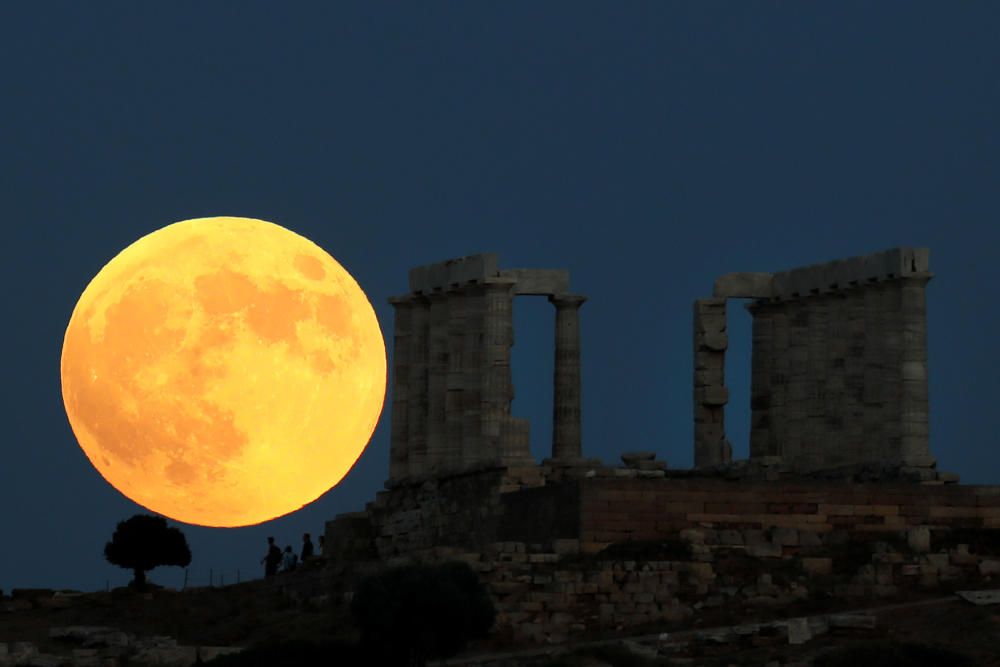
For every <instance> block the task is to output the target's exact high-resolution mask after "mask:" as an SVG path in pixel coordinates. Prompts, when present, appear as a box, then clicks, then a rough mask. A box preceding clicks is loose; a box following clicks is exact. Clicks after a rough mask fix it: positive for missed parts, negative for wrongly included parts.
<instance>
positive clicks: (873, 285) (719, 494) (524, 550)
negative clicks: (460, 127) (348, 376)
mask: <svg viewBox="0 0 1000 667" xmlns="http://www.w3.org/2000/svg"><path fill="white" fill-rule="evenodd" d="M927 258H928V253H927V251H926V250H923V249H911V248H896V249H893V250H888V251H886V252H881V253H877V254H874V255H870V256H867V257H860V258H852V259H847V260H841V261H837V262H830V263H827V264H821V265H818V266H810V267H804V268H801V269H795V270H792V271H785V272H780V273H773V274H770V273H736V274H728V275H725V276H722V277H721V278H719V279H718V280H717V281H716V282H715V289H714V294H713V296H712V297H711V298H706V299H699V300H698V301H696V302H695V306H694V315H695V317H694V344H695V349H694V356H695V363H694V366H695V369H694V370H695V373H694V385H695V386H694V398H695V425H696V428H695V437H696V440H695V442H696V457H695V460H696V466H695V468H694V469H687V470H680V469H669V468H668V467H667V466H666V464H665V463H664V462H662V461H655V460H654V459H655V453H654V452H650V451H646V452H629V453H624V454H623V455H622V462H623V463H624V464H625V465H624V466H615V465H607V464H604V463H602V462H601V461H595V460H590V459H584V458H581V450H580V446H581V442H580V338H579V321H578V317H579V306H580V304H581V303H583V300H584V299H583V297H581V296H577V295H573V294H571V292H570V289H569V276H568V274H567V273H566V272H565V271H548V270H537V269H513V270H501V269H499V268H498V267H497V261H496V257H495V256H494V255H475V256H471V257H463V258H460V259H457V260H452V261H448V262H442V263H439V264H433V265H430V266H425V267H419V268H417V269H414V270H413V271H411V272H410V284H409V288H410V289H409V292H408V293H407V294H405V295H403V296H400V297H395V298H393V299H392V300H391V301H392V303H393V305H394V306H395V307H396V323H395V332H394V349H395V354H394V359H393V362H394V363H393V399H392V448H391V463H390V466H391V467H390V479H389V480H388V481H387V482H386V485H385V487H386V488H385V489H384V490H381V491H379V492H378V493H377V494H376V495H375V498H374V499H373V500H372V501H371V502H369V503H367V504H366V506H365V508H364V510H363V511H362V512H351V513H347V514H342V515H340V516H338V517H337V518H336V519H334V520H333V521H330V522H328V523H327V526H326V540H325V543H326V547H325V549H326V551H325V553H326V554H328V555H329V556H331V558H330V561H329V562H330V565H329V567H327V568H326V569H324V571H323V572H324V574H323V577H325V581H327V582H328V583H329V584H330V585H331V586H340V587H341V588H339V589H336V590H337V591H338V594H340V593H344V594H346V592H347V591H348V590H351V589H350V587H351V586H352V585H353V583H352V582H354V581H356V580H357V579H358V578H359V577H360V576H362V575H363V574H364V573H365V572H368V571H371V569H372V568H374V567H380V566H384V565H387V564H395V563H400V562H407V561H412V560H416V561H431V562H435V561H440V560H462V561H465V562H467V563H469V564H470V565H471V566H472V567H473V568H474V569H475V570H476V571H477V572H478V573H479V574H480V576H481V577H482V579H483V581H484V582H486V583H487V585H488V587H489V590H490V594H491V596H492V597H493V599H494V600H495V602H496V604H497V609H498V611H499V612H500V613H499V614H498V617H497V618H498V621H497V628H496V631H495V632H496V636H507V637H509V638H511V639H512V641H515V642H533V643H543V644H545V645H552V644H557V643H559V642H565V641H566V640H567V639H570V638H573V637H586V636H588V635H589V634H590V633H594V632H611V631H615V632H617V631H619V630H620V629H622V628H640V627H649V624H655V623H670V624H677V623H693V624H697V623H700V622H703V621H704V619H705V616H703V613H704V610H705V609H707V608H708V607H709V602H710V603H711V605H712V606H713V607H714V608H718V609H720V610H725V611H726V613H728V614H733V615H737V616H740V617H743V616H745V615H746V614H747V613H748V611H749V612H751V613H755V610H768V613H773V611H774V610H776V609H782V608H784V609H789V610H791V609H796V608H797V609H801V607H797V606H796V605H798V604H799V603H800V602H801V601H803V600H815V601H817V602H820V601H821V602H822V603H823V604H826V602H827V601H828V600H829V599H830V597H831V596H833V597H834V598H836V599H838V600H840V601H841V602H843V604H845V605H856V604H857V601H858V600H861V599H886V598H890V597H892V596H896V595H900V594H909V593H910V592H914V591H925V592H926V591H930V590H935V589H937V588H938V587H939V586H941V585H944V586H946V587H954V586H956V585H958V584H959V583H960V582H961V585H963V586H980V585H985V584H986V583H988V582H992V585H995V579H994V577H996V576H1000V548H998V547H996V544H1000V542H996V541H995V540H993V539H992V538H991V539H990V540H988V541H982V543H981V544H975V543H974V542H978V541H979V540H978V539H977V538H975V536H974V535H973V536H972V537H970V532H969V531H997V530H1000V487H997V486H972V485H962V484H958V478H957V476H956V475H949V474H947V473H942V472H940V471H937V470H935V466H934V460H933V458H932V457H931V456H930V453H929V448H928V436H927V433H928V432H927V423H928V422H927V419H928V417H927V413H928V410H927V407H928V401H927V340H926V322H925V320H926V312H925V303H924V289H925V286H926V284H927V281H928V280H929V279H930V277H931V274H930V273H929V272H928V266H927ZM522 294H541V295H546V296H548V297H549V299H550V301H552V303H553V304H554V305H555V307H556V313H555V315H556V340H555V356H556V364H555V392H554V393H555V396H554V406H553V410H554V413H555V419H554V425H553V426H554V433H553V451H552V457H551V458H549V459H547V460H544V461H541V462H535V461H534V460H533V459H532V457H531V456H530V453H529V448H528V440H527V424H526V422H525V421H523V420H520V419H517V418H515V417H513V416H512V415H511V411H510V406H511V398H512V397H513V389H512V386H511V371H510V351H511V345H512V344H513V335H514V334H513V329H512V326H511V304H512V299H513V298H514V297H515V296H518V295H522ZM729 298H744V299H750V300H751V301H750V303H749V304H748V308H749V310H750V312H751V314H752V316H753V352H752V359H751V367H752V368H751V371H752V373H751V374H752V380H751V401H752V405H751V407H752V418H753V423H752V430H751V443H750V460H749V461H742V462H730V461H728V459H729V458H730V454H729V451H728V444H727V442H726V438H725V432H724V429H723V426H722V425H723V409H724V406H725V404H726V402H727V398H728V396H727V393H728V392H727V390H726V387H725V382H724V372H723V371H724V362H725V356H724V355H725V350H726V348H727V347H728V340H727V337H726V336H727V333H726V311H725V308H726V299H729ZM664 315H665V316H666V315H667V314H666V313H665V314H664ZM870 464H874V467H876V468H878V470H876V471H875V472H876V474H874V475H872V474H870V473H871V472H872V470H871V468H872V466H871V465H870ZM852 467H853V468H852ZM887 469H890V470H887ZM892 469H894V470H892ZM891 473H898V474H891ZM970 540H971V541H970ZM303 585H304V586H305V585H306V584H303ZM344 599H347V598H346V597H344ZM671 627H673V625H672V626H671Z"/></svg>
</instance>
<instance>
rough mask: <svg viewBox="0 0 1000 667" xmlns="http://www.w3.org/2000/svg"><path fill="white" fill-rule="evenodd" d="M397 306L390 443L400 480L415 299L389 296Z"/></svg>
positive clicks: (392, 473)
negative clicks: (411, 327)
mask: <svg viewBox="0 0 1000 667" xmlns="http://www.w3.org/2000/svg"><path fill="white" fill-rule="evenodd" d="M389 303H390V304H392V307H393V308H394V309H395V311H396V312H395V315H394V318H393V344H392V414H391V417H392V431H391V436H390V444H389V479H391V480H397V479H400V478H401V477H405V476H406V475H407V473H408V465H407V464H408V461H407V460H408V458H409V449H408V445H409V419H410V415H409V407H408V401H409V386H408V385H409V376H410V369H409V363H410V326H411V324H410V323H411V319H412V318H411V315H412V310H413V299H412V298H411V297H409V296H402V297H390V298H389Z"/></svg>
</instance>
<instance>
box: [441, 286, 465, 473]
mask: <svg viewBox="0 0 1000 667" xmlns="http://www.w3.org/2000/svg"><path fill="white" fill-rule="evenodd" d="M465 329H466V299H465V295H464V294H463V293H462V291H461V290H451V291H449V292H448V350H447V371H446V373H447V375H446V377H445V391H446V393H445V402H444V422H445V449H444V456H443V462H444V465H445V467H446V468H450V469H456V468H460V467H461V466H462V463H463V452H462V446H463V437H462V435H463V434H462V426H463V421H464V418H465V407H464V406H463V404H462V398H463V393H464V388H465V372H464V367H463V361H462V357H463V353H464V352H465Z"/></svg>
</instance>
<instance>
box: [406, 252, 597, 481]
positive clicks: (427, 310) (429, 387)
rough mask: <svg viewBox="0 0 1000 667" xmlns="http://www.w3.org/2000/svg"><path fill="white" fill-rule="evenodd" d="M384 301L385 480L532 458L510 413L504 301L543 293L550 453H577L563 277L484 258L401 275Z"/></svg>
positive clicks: (573, 357)
mask: <svg viewBox="0 0 1000 667" xmlns="http://www.w3.org/2000/svg"><path fill="white" fill-rule="evenodd" d="M409 282H410V285H409V287H410V291H409V292H408V293H407V294H404V295H402V296H397V297H392V298H390V299H389V302H390V303H391V304H392V305H393V307H394V308H395V310H396V314H395V327H394V331H393V372H392V383H393V384H392V413H391V416H392V435H391V453H390V467H389V477H390V480H401V479H404V478H414V477H421V476H427V475H432V474H441V473H445V472H449V471H451V472H454V471H456V470H460V469H471V468H475V467H481V466H483V465H494V464H496V465H506V466H510V465H525V464H529V465H531V464H534V459H533V458H532V457H531V451H530V447H529V441H528V421H527V420H526V419H519V418H517V417H514V416H513V415H511V410H510V406H511V401H512V400H513V398H514V389H513V383H512V381H511V368H510V353H511V346H512V345H513V344H514V329H513V324H512V301H513V299H514V297H515V296H519V295H542V296H547V297H548V298H549V301H550V302H551V303H552V304H553V305H554V306H555V317H556V324H555V332H556V334H555V380H554V397H553V435H552V458H553V459H557V460H573V459H578V458H579V457H580V330H579V315H578V313H579V309H580V306H581V305H582V304H583V302H584V301H585V300H586V297H583V296H580V295H577V294H571V293H570V290H569V273H568V272H567V271H563V270H552V269H507V270H500V269H498V268H497V257H496V255H494V254H482V255H471V256H468V257H461V258H458V259H452V260H449V261H446V262H440V263H437V264H431V265H428V266H420V267H417V268H414V269H412V270H411V271H410V280H409Z"/></svg>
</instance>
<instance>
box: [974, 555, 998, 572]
mask: <svg viewBox="0 0 1000 667" xmlns="http://www.w3.org/2000/svg"><path fill="white" fill-rule="evenodd" d="M979 574H981V575H983V576H987V575H989V576H993V575H997V574H1000V560H996V559H993V558H987V559H985V560H983V561H982V562H980V563H979Z"/></svg>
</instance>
